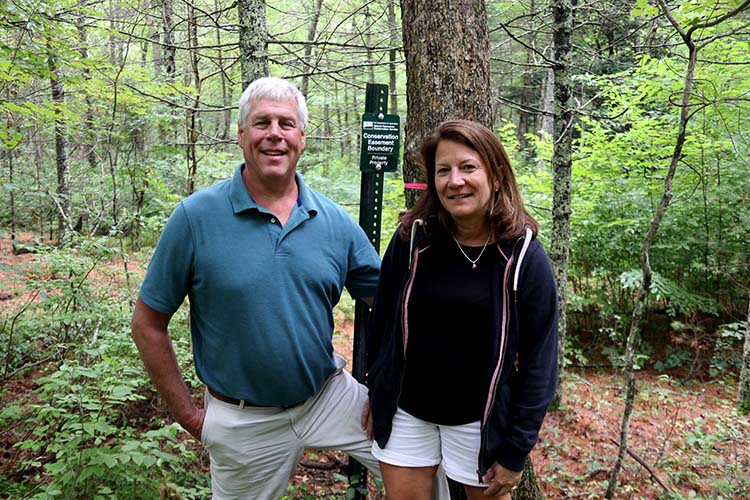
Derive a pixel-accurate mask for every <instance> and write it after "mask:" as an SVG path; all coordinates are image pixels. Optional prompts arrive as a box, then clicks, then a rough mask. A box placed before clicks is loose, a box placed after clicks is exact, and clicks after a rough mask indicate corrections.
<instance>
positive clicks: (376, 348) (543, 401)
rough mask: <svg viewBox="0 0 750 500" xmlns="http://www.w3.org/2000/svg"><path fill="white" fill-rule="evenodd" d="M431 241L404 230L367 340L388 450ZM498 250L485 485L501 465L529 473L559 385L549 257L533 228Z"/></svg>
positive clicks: (385, 266) (387, 261)
mask: <svg viewBox="0 0 750 500" xmlns="http://www.w3.org/2000/svg"><path fill="white" fill-rule="evenodd" d="M431 230H433V231H440V230H441V229H439V228H432V229H431ZM431 240H432V239H431V238H430V236H429V235H428V234H426V233H425V230H424V228H423V227H422V225H421V221H417V223H415V225H414V227H413V228H412V238H411V242H406V241H403V240H402V239H401V238H400V237H399V235H398V231H397V232H396V234H395V235H394V236H393V238H392V239H391V242H390V244H389V245H388V249H387V250H386V253H385V256H384V257H383V263H382V265H381V269H380V281H379V285H378V292H377V295H376V298H375V304H374V308H373V311H372V316H371V323H370V329H369V333H368V337H367V366H368V375H367V385H368V387H369V391H370V408H371V411H372V417H373V431H374V434H375V441H377V443H378V445H379V446H380V447H381V448H384V447H385V446H386V443H387V442H388V438H389V437H390V434H391V426H392V421H393V415H394V414H395V413H396V408H397V406H398V399H399V396H400V393H401V381H402V377H403V369H404V360H405V353H406V346H407V344H408V341H409V328H408V324H407V321H406V320H405V316H404V307H405V306H406V304H408V301H409V293H410V291H411V283H412V280H413V277H414V275H415V273H416V270H417V268H418V266H419V256H420V254H421V253H423V252H429V251H430V245H431V244H432V241H431ZM498 249H499V254H500V259H499V260H498V262H496V263H495V272H494V276H493V282H492V283H493V290H492V300H493V321H494V323H495V324H496V325H497V337H496V338H495V339H494V345H492V346H491V348H492V349H493V352H495V353H496V354H495V355H494V358H493V360H494V366H495V369H494V373H493V376H492V380H491V382H490V389H489V392H488V395H487V401H486V405H485V411H484V415H483V418H482V422H481V423H482V427H481V428H482V442H481V448H480V451H479V470H478V471H477V473H478V474H479V476H480V481H481V476H484V474H486V473H487V471H488V470H489V469H490V467H492V465H493V464H494V463H495V462H497V463H499V464H500V465H502V466H503V467H505V468H506V469H509V470H512V471H520V470H523V464H524V461H525V460H526V457H527V456H528V454H529V452H530V451H531V449H532V448H533V447H534V445H535V444H536V442H537V440H538V438H539V428H540V427H541V425H542V421H543V420H544V416H545V414H546V413H547V408H548V407H549V404H550V402H551V401H552V398H553V396H554V393H555V385H556V383H557V291H556V287H555V281H554V277H553V273H552V267H551V265H550V262H549V259H548V258H547V255H546V253H545V252H544V249H543V248H542V245H541V243H539V242H538V241H537V240H536V239H535V238H533V237H532V233H531V230H527V231H526V235H525V236H524V237H521V238H519V239H518V240H517V241H515V242H514V243H513V244H510V245H498ZM445 403H446V404H450V401H446V402H445Z"/></svg>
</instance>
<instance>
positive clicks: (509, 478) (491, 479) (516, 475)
mask: <svg viewBox="0 0 750 500" xmlns="http://www.w3.org/2000/svg"><path fill="white" fill-rule="evenodd" d="M522 475H523V471H520V472H515V471H512V470H508V469H506V468H505V467H503V466H502V465H500V464H499V463H497V462H495V465H493V466H492V467H491V468H490V470H488V471H487V474H485V476H484V477H483V478H482V480H483V481H484V482H485V483H487V484H489V486H488V487H487V489H486V490H484V496H486V497H494V496H502V495H505V494H507V493H510V492H511V491H513V490H515V489H516V487H517V486H518V484H519V483H520V482H521V476H522Z"/></svg>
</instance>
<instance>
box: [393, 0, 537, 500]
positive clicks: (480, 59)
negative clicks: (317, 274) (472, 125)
mask: <svg viewBox="0 0 750 500" xmlns="http://www.w3.org/2000/svg"><path fill="white" fill-rule="evenodd" d="M401 17H402V31H403V37H404V52H405V55H406V81H407V85H406V89H407V90H406V103H407V108H408V110H409V113H408V115H407V119H406V137H405V140H404V143H405V153H404V182H424V180H425V179H424V177H423V173H422V172H421V170H420V168H419V163H418V162H419V146H420V144H421V143H422V141H423V140H424V138H425V137H426V136H428V135H430V134H432V133H433V132H434V131H435V130H436V129H437V126H438V124H439V123H440V122H442V121H444V120H448V119H456V118H464V119H470V120H475V121H477V122H480V123H483V124H484V125H486V126H487V127H492V103H491V100H490V64H489V63H490V46H489V35H488V30H487V13H486V11H485V5H484V1H483V0H468V1H464V2H461V3H459V4H456V3H455V2H452V1H448V0H435V1H430V0H404V1H403V2H402V4H401ZM418 196H419V192H418V191H414V190H407V191H406V204H407V207H411V206H412V205H413V204H414V202H415V201H416V200H417V198H418ZM525 475H526V477H527V480H526V481H524V483H522V486H521V487H519V488H518V489H517V490H516V491H515V492H514V498H524V499H539V498H542V494H541V490H540V489H539V487H538V485H536V478H535V476H534V471H533V467H531V463H530V461H529V464H528V466H527V468H526V474H525ZM451 495H452V498H454V499H463V498H466V497H465V493H464V490H463V487H461V486H458V485H456V484H451Z"/></svg>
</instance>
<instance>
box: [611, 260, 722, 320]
mask: <svg viewBox="0 0 750 500" xmlns="http://www.w3.org/2000/svg"><path fill="white" fill-rule="evenodd" d="M642 281H643V273H642V272H641V270H639V269H633V270H631V271H626V272H624V273H622V274H621V275H620V283H621V284H622V287H623V288H624V289H626V290H630V291H637V290H638V289H639V288H640V286H641V283H642ZM649 292H650V293H651V294H652V295H653V296H654V299H655V300H657V301H660V302H662V303H663V304H664V305H665V309H666V310H667V313H668V314H669V315H670V316H675V315H678V314H680V315H690V314H692V313H695V312H706V313H710V314H716V312H717V309H718V304H716V302H715V301H714V300H712V299H710V298H707V297H702V296H700V295H698V294H695V293H692V292H690V291H689V290H687V289H685V288H683V287H682V286H680V285H679V284H678V283H675V282H674V281H672V280H670V279H668V278H665V277H664V276H662V275H661V274H660V273H657V272H654V273H653V274H652V276H651V285H650V287H649Z"/></svg>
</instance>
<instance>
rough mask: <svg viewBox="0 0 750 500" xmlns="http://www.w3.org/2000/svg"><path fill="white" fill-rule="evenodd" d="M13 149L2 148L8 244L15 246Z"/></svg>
mask: <svg viewBox="0 0 750 500" xmlns="http://www.w3.org/2000/svg"><path fill="white" fill-rule="evenodd" d="M14 152H15V151H14V150H13V149H10V150H4V154H5V157H6V158H7V159H8V187H9V189H8V195H9V198H10V199H9V200H8V201H9V204H10V206H9V208H10V244H11V247H12V248H15V244H16V188H15V187H13V153H14Z"/></svg>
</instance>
